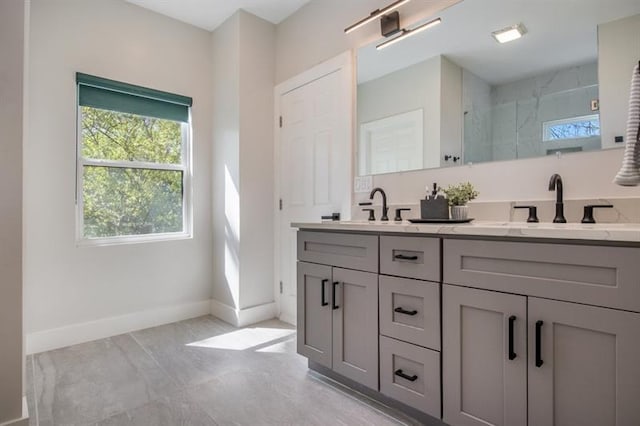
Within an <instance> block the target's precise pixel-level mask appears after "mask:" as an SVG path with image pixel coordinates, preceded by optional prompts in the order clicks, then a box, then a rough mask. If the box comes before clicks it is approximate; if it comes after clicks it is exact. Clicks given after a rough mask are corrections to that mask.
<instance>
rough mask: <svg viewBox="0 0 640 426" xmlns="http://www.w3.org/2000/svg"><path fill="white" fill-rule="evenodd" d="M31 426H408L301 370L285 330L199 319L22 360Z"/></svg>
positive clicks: (275, 323)
mask: <svg viewBox="0 0 640 426" xmlns="http://www.w3.org/2000/svg"><path fill="white" fill-rule="evenodd" d="M27 386H28V388H27V400H28V403H29V412H30V414H31V425H41V426H53V425H100V426H103V425H145V426H146V425H153V426H156V425H167V426H173V425H398V424H414V422H413V421H412V420H411V419H409V418H407V417H405V416H404V415H402V414H401V413H399V412H397V411H394V410H392V409H389V408H387V407H384V406H382V405H380V404H378V403H376V402H374V401H371V400H369V399H367V398H366V397H363V396H362V395H360V394H357V393H355V392H352V391H350V390H349V389H347V388H345V387H343V386H341V385H338V384H336V383H334V382H332V381H330V380H328V379H326V378H324V377H323V376H320V375H318V374H316V373H314V372H311V371H309V370H308V369H307V365H306V360H305V359H304V358H303V357H301V356H299V355H297V354H296V353H295V330H293V328H292V327H290V326H289V325H287V324H285V323H282V322H279V321H275V320H273V321H267V322H264V323H260V324H257V325H253V326H250V327H246V328H242V329H238V328H234V327H232V326H231V325H229V324H226V323H224V322H222V321H220V320H218V319H217V318H214V317H211V316H205V317H200V318H195V319H192V320H187V321H182V322H178V323H174V324H168V325H164V326H160V327H155V328H150V329H146V330H141V331H136V332H133V333H129V334H124V335H120V336H115V337H110V338H108V339H102V340H97V341H94V342H89V343H83V344H80V345H75V346H71V347H67V348H62V349H57V350H54V351H49V352H43V353H40V354H35V355H30V356H28V357H27Z"/></svg>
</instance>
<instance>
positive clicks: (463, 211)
mask: <svg viewBox="0 0 640 426" xmlns="http://www.w3.org/2000/svg"><path fill="white" fill-rule="evenodd" d="M468 217H469V206H467V205H466V204H465V205H464V206H451V219H453V220H467V218H468Z"/></svg>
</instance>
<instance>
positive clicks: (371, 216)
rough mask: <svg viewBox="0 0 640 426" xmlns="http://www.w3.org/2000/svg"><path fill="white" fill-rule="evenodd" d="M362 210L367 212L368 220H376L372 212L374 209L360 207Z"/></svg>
mask: <svg viewBox="0 0 640 426" xmlns="http://www.w3.org/2000/svg"><path fill="white" fill-rule="evenodd" d="M365 205H366V204H365ZM362 211H363V212H369V219H368V220H369V221H371V222H373V221H374V220H376V216H375V214H374V212H375V211H376V210H375V209H362Z"/></svg>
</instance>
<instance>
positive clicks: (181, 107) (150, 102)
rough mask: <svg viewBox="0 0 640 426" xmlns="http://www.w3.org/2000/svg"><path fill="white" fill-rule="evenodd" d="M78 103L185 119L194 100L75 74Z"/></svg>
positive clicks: (164, 117) (187, 118)
mask: <svg viewBox="0 0 640 426" xmlns="http://www.w3.org/2000/svg"><path fill="white" fill-rule="evenodd" d="M76 83H77V84H78V103H79V105H81V106H88V107H94V108H100V109H107V110H112V111H119V112H125V113H129V114H137V115H143V116H147V117H155V118H162V119H166V120H173V121H181V122H185V123H186V122H188V121H189V108H190V107H191V105H192V104H193V100H192V99H191V98H189V97H187V96H181V95H175V94H173V93H168V92H162V91H160V90H154V89H148V88H146V87H141V86H135V85H133V84H127V83H121V82H119V81H114V80H108V79H106V78H101V77H95V76H92V75H88V74H82V73H76Z"/></svg>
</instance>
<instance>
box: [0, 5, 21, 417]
mask: <svg viewBox="0 0 640 426" xmlns="http://www.w3.org/2000/svg"><path fill="white" fill-rule="evenodd" d="M24 41H25V2H24V1H23V0H3V1H2V2H0V56H1V57H2V60H1V61H0V135H1V136H0V218H2V220H0V342H2V344H0V423H4V422H9V421H10V420H17V419H19V418H20V417H22V395H23V385H22V372H23V371H24V367H23V362H24V361H23V360H24V356H23V346H22V255H23V253H22V149H23V148H22V146H23V112H24V111H23V81H24V79H23V73H24V47H25V46H24Z"/></svg>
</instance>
